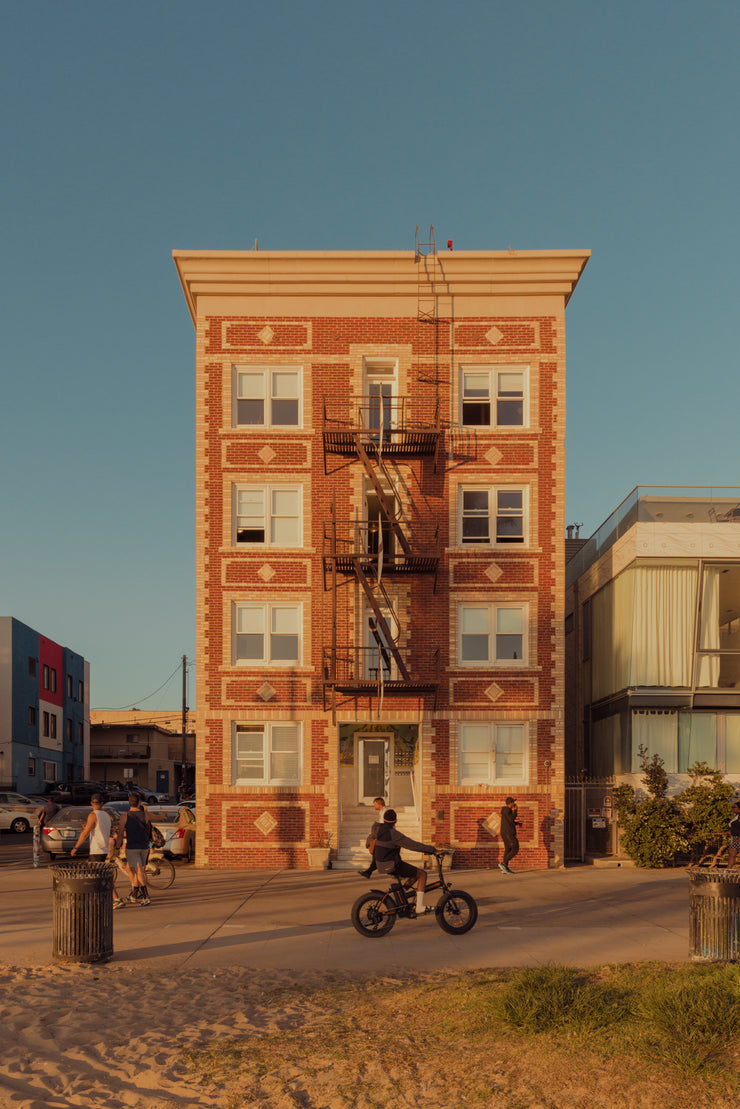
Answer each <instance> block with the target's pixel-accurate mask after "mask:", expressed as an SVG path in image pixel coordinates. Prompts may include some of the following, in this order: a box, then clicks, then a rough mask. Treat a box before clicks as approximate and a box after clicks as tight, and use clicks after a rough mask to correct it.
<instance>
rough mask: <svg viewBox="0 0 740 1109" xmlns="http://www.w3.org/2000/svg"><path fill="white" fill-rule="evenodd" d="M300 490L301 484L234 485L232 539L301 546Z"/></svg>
mask: <svg viewBox="0 0 740 1109" xmlns="http://www.w3.org/2000/svg"><path fill="white" fill-rule="evenodd" d="M302 492H303V491H302V489H301V486H300V485H235V486H234V542H235V543H238V544H240V545H241V544H244V546H265V547H302V546H303V527H302V511H301V507H302Z"/></svg>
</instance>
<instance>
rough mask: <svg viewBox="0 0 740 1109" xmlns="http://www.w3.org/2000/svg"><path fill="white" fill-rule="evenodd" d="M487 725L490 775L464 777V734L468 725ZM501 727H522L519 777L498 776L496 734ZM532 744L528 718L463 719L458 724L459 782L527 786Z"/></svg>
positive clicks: (474, 784)
mask: <svg viewBox="0 0 740 1109" xmlns="http://www.w3.org/2000/svg"><path fill="white" fill-rule="evenodd" d="M470 725H473V726H476V727H480V726H485V727H487V728H488V732H489V744H488V776H487V777H486V778H485V780H483V781H481V780H480V779H478V778H465V777H463V734H464V731H465V727H466V726H470ZM499 728H521V729H522V733H523V738H522V773H521V776H519V777H510V778H508V777H501V778H497V777H496V757H495V751H496V736H497V731H498V729H499ZM530 746H531V731H530V725H529V723H528V722H527V721H526V720H491V721H480V720H461V721H460V722H459V723H458V726H457V747H458V757H457V773H458V784H459V785H461V786H480V785H486V786H499V787H501V788H503V787H506V788H509V787H512V788H513V787H517V786H526V785H528V784H529V761H530V760H529V751H530Z"/></svg>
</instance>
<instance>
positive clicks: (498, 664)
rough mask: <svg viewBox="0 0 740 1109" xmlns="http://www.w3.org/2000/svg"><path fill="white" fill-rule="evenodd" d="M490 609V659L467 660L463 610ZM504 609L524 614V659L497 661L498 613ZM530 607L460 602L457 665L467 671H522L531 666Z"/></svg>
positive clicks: (520, 603) (525, 603)
mask: <svg viewBox="0 0 740 1109" xmlns="http://www.w3.org/2000/svg"><path fill="white" fill-rule="evenodd" d="M466 608H467V609H471V608H478V609H488V612H489V621H488V627H489V631H488V659H487V660H484V659H470V660H469V659H465V660H463V657H462V654H463V652H462V637H463V616H462V614H463V609H466ZM504 609H518V610H520V611H521V613H522V658H503V659H497V658H496V656H495V647H496V613H497V612H499V611H501V610H504ZM529 635H530V628H529V605H528V603H527V602H526V601H500V602H499V601H497V602H494V603H490V604H489V603H487V602H480V601H460V602H459V603H458V606H457V664H458V666H461V667H464V668H465V669H466V670H491V669H496V670H503V669H507V670H508V669H511V670H521V669H523V668H526V667H528V666H529Z"/></svg>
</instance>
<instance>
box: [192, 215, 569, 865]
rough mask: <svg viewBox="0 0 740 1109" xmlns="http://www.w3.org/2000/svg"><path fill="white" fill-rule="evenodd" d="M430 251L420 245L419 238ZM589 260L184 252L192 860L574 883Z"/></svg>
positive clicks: (540, 254) (556, 254) (546, 254)
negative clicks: (579, 447)
mask: <svg viewBox="0 0 740 1109" xmlns="http://www.w3.org/2000/svg"><path fill="white" fill-rule="evenodd" d="M417 239H418V236H417ZM588 257H589V255H588V252H587V251H523V252H520V251H502V252H487V251H480V252H478V251H476V252H472V251H470V252H468V251H466V252H453V251H452V250H448V251H444V252H437V250H436V247H435V243H434V237H433V232H431V233H430V236H429V241H428V242H418V241H417V245H416V249H415V250H414V251H398V252H390V251H382V252H381V251H378V252H362V253H356V252H295V253H294V252H261V251H257V250H255V251H243V252H242V251H238V252H237V251H233V252H232V251H229V252H210V251H175V252H174V260H175V265H176V267H177V270H178V274H179V276H180V280H181V283H182V287H183V290H184V293H185V297H186V300H187V304H188V307H189V310H190V313H191V316H192V319H193V322H194V324H195V328H196V373H197V401H196V403H197V429H196V434H197V456H196V457H197V463H196V465H197V594H198V595H197V606H198V630H197V648H198V681H197V698H198V701H197V756H196V767H197V769H196V790H197V798H198V808H199V811H200V813H202V814H203V818H204V834H201V836H200V837H199V843H198V853H199V862H200V863H201V864H207V865H209V866H211V867H235V866H236V867H238V866H244V867H261V866H264V867H283V866H287V867H305V866H306V865H307V848H309V847H311V846H315V845H317V844H321V843H323V842H325V841H326V840H327V837H330V839H331V844H332V847H333V848H334V854H335V862H334V865H335V866H346V867H349V866H355V865H359V864H360V863H363V864H364V861H365V860H366V858H367V856H366V855H365V854H364V851H363V848H362V845H363V842H364V839H365V836H366V834H367V831H368V828H369V825H370V821H371V813H372V809H371V807H370V806H371V803H372V799H373V797H374V796H376V795H379V794H382V795H383V796H384V797H385V798H386V799H387V801H388V803H389V804H391V805H392V806H393V807H394V808H396V809H397V810H398V812H399V827H400V828H401V829H402V830H403V831H405V832H407V834H410V835H412V836H415V837H416V836H418V837H420V838H422V839H423V840H425V841H433V842H435V843H437V844H439V845H446V844H451V845H452V846H454V848H455V865H456V866H458V865H459V866H467V867H487V866H493V865H495V864H496V863H497V862H498V860H499V859H500V858H501V850H502V847H501V842H500V840H499V838H498V835H497V825H496V818H497V816H498V813H499V810H500V808H501V805H502V804H503V802H504V798H505V797H506V796H507V795H508V794H514V795H515V796H517V797H518V800H519V813H520V819H521V820H522V821H523V825H522V828H521V829H520V841H521V845H522V846H521V853H520V858H519V863H520V865H523V866H525V867H547V866H552V865H557V864H559V863H560V862H561V861H562V847H563V838H562V837H563V828H562V813H563V757H564V756H563V710H564V686H563V597H564V519H563V510H564V482H565V468H564V435H565V326H564V316H565V306H566V304H567V302H568V300H569V298H570V296H571V294H572V293H573V290H574V289H575V286H576V284H577V282H578V279H579V277H580V275H581V273H582V271H583V268H584V266H585V264H586V262H587V261H588Z"/></svg>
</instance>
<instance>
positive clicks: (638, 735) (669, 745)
mask: <svg viewBox="0 0 740 1109" xmlns="http://www.w3.org/2000/svg"><path fill="white" fill-rule="evenodd" d="M640 744H642V746H643V747H644V748H645V749H646V753H647V757H648V759H651V758H652V757H653V755H660V757H661V758H662V760H663V762H664V763H665V770H666V771H667V772H668V773H669V774H675V772H676V769H677V762H678V759H677V755H678V713H677V712H668V711H665V710H662V709H635V710H633V712H632V773H633V774H639V773H640V771H641V769H642V767H641V765H640V757H639V754H638V751H639V748H640Z"/></svg>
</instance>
